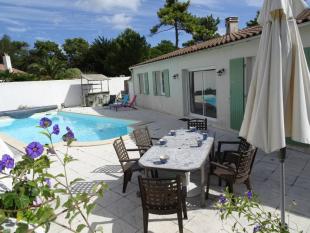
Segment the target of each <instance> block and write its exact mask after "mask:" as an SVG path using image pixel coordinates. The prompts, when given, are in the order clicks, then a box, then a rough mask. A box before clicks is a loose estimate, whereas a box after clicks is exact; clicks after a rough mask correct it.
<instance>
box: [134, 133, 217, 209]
mask: <svg viewBox="0 0 310 233" xmlns="http://www.w3.org/2000/svg"><path fill="white" fill-rule="evenodd" d="M163 139H165V140H166V143H165V144H164V145H158V144H155V145H154V146H152V147H151V148H150V149H149V150H148V151H147V152H146V153H145V154H144V155H143V156H142V157H141V158H140V160H139V164H140V166H142V167H144V168H145V169H158V170H166V171H174V172H184V173H186V172H193V171H197V170H200V171H201V181H200V184H201V206H205V175H206V171H205V169H206V162H207V160H208V155H209V154H210V153H211V151H212V149H213V145H214V137H211V136H209V137H208V138H207V139H206V140H203V141H202V144H201V146H198V145H197V140H198V139H203V135H202V134H201V133H200V132H198V131H196V132H189V131H188V130H185V129H180V130H176V135H175V136H165V137H163ZM165 155H167V156H169V158H168V160H167V162H166V163H161V162H160V156H165Z"/></svg>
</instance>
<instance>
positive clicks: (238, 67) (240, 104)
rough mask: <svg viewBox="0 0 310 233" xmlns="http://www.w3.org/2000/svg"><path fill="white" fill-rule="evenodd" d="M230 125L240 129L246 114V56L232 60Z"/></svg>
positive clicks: (230, 64)
mask: <svg viewBox="0 0 310 233" xmlns="http://www.w3.org/2000/svg"><path fill="white" fill-rule="evenodd" d="M229 70H230V127H231V128H232V129H234V130H240V128H241V124H242V121H243V115H244V105H245V104H244V58H237V59H232V60H230V63H229Z"/></svg>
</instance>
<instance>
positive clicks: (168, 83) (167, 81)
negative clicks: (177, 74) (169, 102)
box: [163, 70, 170, 97]
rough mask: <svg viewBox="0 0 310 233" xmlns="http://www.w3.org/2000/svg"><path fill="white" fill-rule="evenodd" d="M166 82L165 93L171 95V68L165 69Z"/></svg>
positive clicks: (167, 95)
mask: <svg viewBox="0 0 310 233" xmlns="http://www.w3.org/2000/svg"><path fill="white" fill-rule="evenodd" d="M163 76H164V83H165V95H166V97H170V82H169V70H164V71H163Z"/></svg>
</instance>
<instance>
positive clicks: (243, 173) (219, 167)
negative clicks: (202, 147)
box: [206, 147, 257, 198]
mask: <svg viewBox="0 0 310 233" xmlns="http://www.w3.org/2000/svg"><path fill="white" fill-rule="evenodd" d="M256 152H257V149H256V148H254V147H252V148H251V149H250V150H248V151H244V152H239V153H235V152H234V153H232V154H231V155H230V160H231V161H230V162H224V163H222V164H221V163H217V162H212V161H211V162H210V164H211V166H212V167H213V169H209V172H208V178H207V193H206V198H208V195H209V188H210V178H211V175H215V176H217V177H219V178H220V179H223V180H225V181H226V185H227V186H228V190H229V192H231V193H233V185H234V184H241V183H244V184H245V185H246V187H247V189H248V190H249V191H250V190H252V186H251V179H250V178H251V171H252V167H253V163H254V160H255V157H256Z"/></svg>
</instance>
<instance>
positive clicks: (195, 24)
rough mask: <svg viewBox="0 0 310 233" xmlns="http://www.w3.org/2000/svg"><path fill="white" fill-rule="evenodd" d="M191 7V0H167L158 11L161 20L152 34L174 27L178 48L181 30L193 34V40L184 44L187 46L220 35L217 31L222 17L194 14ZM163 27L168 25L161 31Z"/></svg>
mask: <svg viewBox="0 0 310 233" xmlns="http://www.w3.org/2000/svg"><path fill="white" fill-rule="evenodd" d="M189 7H190V1H185V2H184V1H183V2H179V1H178V0H166V4H165V5H164V7H163V8H160V9H159V11H158V12H157V15H158V18H159V20H160V22H159V24H157V25H155V26H154V27H153V28H152V29H151V35H154V34H157V33H160V32H163V31H169V30H172V29H173V30H174V31H175V47H176V48H178V47H179V35H180V32H181V31H184V32H186V33H189V34H191V35H192V40H191V41H189V42H187V43H185V44H184V45H186V46H187V45H191V44H194V43H197V42H201V41H205V40H208V39H211V38H213V37H215V36H218V34H216V32H217V30H218V24H219V23H220V19H219V18H214V17H213V16H212V15H210V16H207V17H197V16H194V15H192V14H191V13H190V12H189ZM162 27H166V29H164V30H163V31H159V29H160V28H162Z"/></svg>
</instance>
